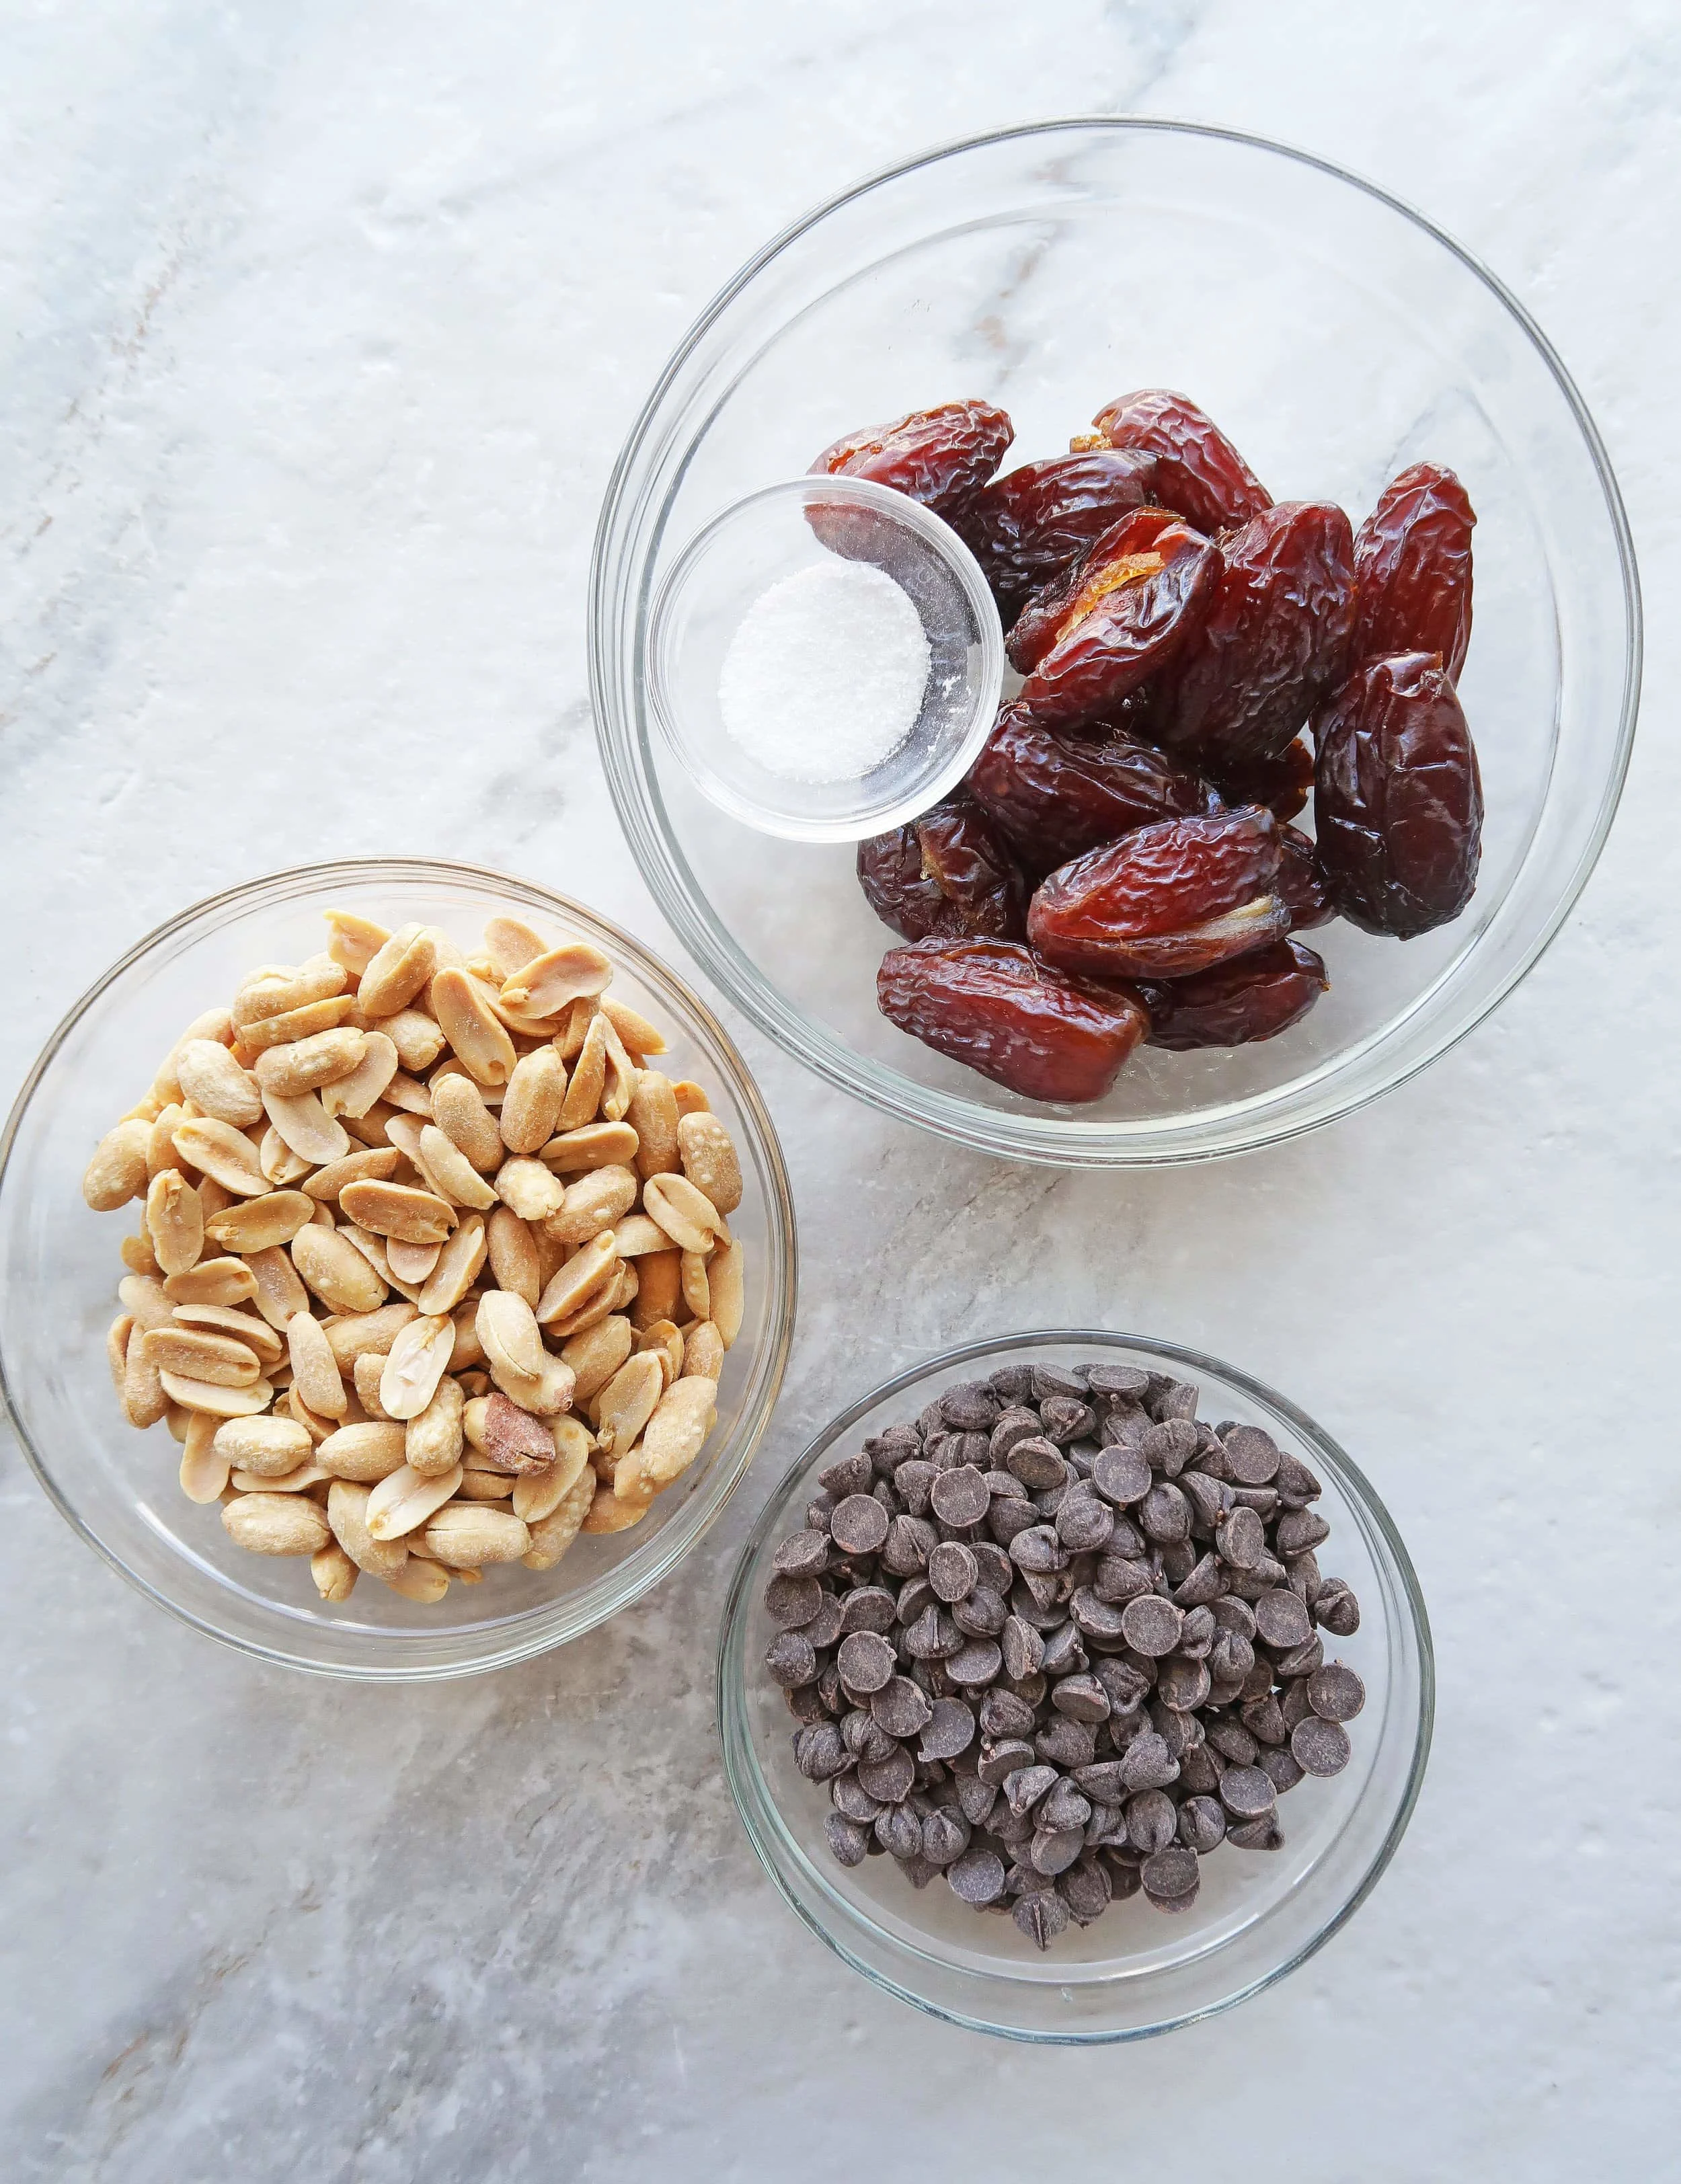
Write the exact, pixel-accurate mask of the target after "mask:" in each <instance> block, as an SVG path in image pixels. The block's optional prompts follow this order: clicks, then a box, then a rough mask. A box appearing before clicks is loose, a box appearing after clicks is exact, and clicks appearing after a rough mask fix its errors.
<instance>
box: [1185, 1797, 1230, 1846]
mask: <svg viewBox="0 0 1681 2184" xmlns="http://www.w3.org/2000/svg"><path fill="white" fill-rule="evenodd" d="M1178 1825H1179V1840H1180V1841H1181V1842H1182V1843H1183V1845H1184V1847H1185V1848H1186V1849H1187V1850H1194V1851H1195V1852H1196V1853H1197V1854H1198V1855H1199V1857H1203V1856H1205V1855H1206V1854H1207V1853H1208V1852H1210V1851H1211V1850H1212V1849H1214V1848H1215V1847H1216V1845H1217V1844H1219V1843H1221V1842H1222V1841H1224V1840H1225V1836H1226V1813H1225V1808H1224V1807H1223V1806H1222V1804H1221V1802H1220V1800H1219V1799H1218V1798H1217V1797H1187V1798H1186V1799H1185V1801H1184V1802H1183V1804H1182V1805H1181V1806H1180V1808H1179V1822H1178Z"/></svg>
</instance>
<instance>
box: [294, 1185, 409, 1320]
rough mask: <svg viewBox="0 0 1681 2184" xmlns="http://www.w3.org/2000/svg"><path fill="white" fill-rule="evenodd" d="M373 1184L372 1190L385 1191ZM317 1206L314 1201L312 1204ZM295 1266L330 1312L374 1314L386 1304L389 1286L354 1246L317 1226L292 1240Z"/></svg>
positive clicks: (301, 1231) (332, 1230)
mask: <svg viewBox="0 0 1681 2184" xmlns="http://www.w3.org/2000/svg"><path fill="white" fill-rule="evenodd" d="M385 1187H386V1186H385V1185H383V1184H369V1185H368V1186H367V1188H368V1189H370V1190H383V1189H384V1188H385ZM312 1204H313V1201H312ZM292 1265H293V1266H294V1267H296V1268H297V1269H298V1273H300V1274H301V1275H302V1276H303V1282H304V1285H305V1287H306V1288H309V1289H310V1290H314V1293H315V1295H317V1296H318V1297H320V1300H321V1302H322V1303H323V1304H324V1305H326V1308H327V1310H328V1311H329V1312H372V1311H373V1310H374V1309H375V1307H376V1306H378V1305H381V1304H383V1303H384V1302H385V1297H386V1285H385V1284H384V1283H383V1282H382V1281H381V1279H380V1278H379V1276H378V1274H376V1273H375V1271H374V1269H373V1268H371V1267H370V1265H369V1264H368V1262H367V1261H366V1260H365V1258H364V1257H363V1256H362V1254H361V1253H360V1252H359V1251H358V1250H357V1249H356V1246H355V1245H353V1244H348V1243H346V1241H345V1240H344V1239H343V1237H342V1236H341V1235H339V1234H337V1231H336V1230H334V1229H321V1228H318V1227H316V1226H315V1225H314V1223H311V1224H310V1225H309V1227H308V1228H307V1229H299V1230H298V1234H296V1235H295V1236H294V1237H293V1238H292Z"/></svg>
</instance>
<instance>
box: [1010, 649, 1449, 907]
mask: <svg viewBox="0 0 1681 2184" xmlns="http://www.w3.org/2000/svg"><path fill="white" fill-rule="evenodd" d="M1314 732H1315V735H1316V738H1317V741H1318V744H1319V760H1318V766H1317V769H1316V776H1315V782H1314V796H1313V809H1314V829H1315V832H1316V834H1317V836H1318V843H1319V861H1320V864H1321V866H1322V869H1323V872H1324V874H1325V879H1326V884H1327V886H1328V889H1329V891H1330V895H1331V900H1332V901H1333V903H1334V904H1335V905H1336V907H1337V908H1338V909H1339V911H1341V912H1342V914H1343V916H1344V917H1346V918H1348V919H1350V921H1351V922H1353V923H1354V924H1355V925H1358V926H1361V928H1364V930H1365V931H1367V933H1394V934H1395V935H1396V936H1397V937H1398V938H1399V939H1403V940H1405V939H1411V938H1412V937H1414V936H1415V935H1416V934H1418V933H1428V932H1429V931H1430V930H1431V929H1432V928H1433V927H1435V926H1438V925H1445V924H1446V923H1447V922H1448V921H1449V920H1450V918H1455V917H1458V915H1459V913H1460V912H1461V911H1462V910H1463V909H1464V907H1465V905H1466V904H1467V902H1469V901H1470V900H1471V897H1472V891H1473V890H1474V889H1475V888H1476V885H1477V867H1478V861H1479V860H1480V857H1481V854H1482V833H1483V784H1482V777H1481V775H1480V774H1479V772H1478V766H1477V753H1476V751H1475V749H1473V747H1472V741H1471V732H1470V730H1469V728H1467V726H1466V721H1465V715H1464V713H1463V711H1462V710H1461V707H1460V703H1459V698H1458V694H1456V691H1455V689H1454V687H1453V682H1452V679H1451V678H1450V676H1449V674H1448V671H1447V669H1446V667H1445V666H1444V665H1443V664H1442V660H1441V659H1440V657H1439V655H1437V654H1435V653H1433V652H1408V653H1398V654H1393V655H1389V657H1388V658H1385V659H1382V660H1368V661H1367V663H1366V665H1365V666H1361V667H1359V668H1356V669H1355V672H1354V673H1353V674H1352V675H1351V676H1350V677H1349V679H1348V681H1347V682H1345V683H1344V685H1343V687H1342V688H1341V689H1340V690H1339V691H1338V692H1337V694H1335V696H1334V697H1333V698H1332V699H1331V700H1330V702H1329V703H1328V705H1327V706H1326V707H1325V708H1324V710H1323V711H1322V713H1321V715H1320V716H1319V717H1318V719H1317V720H1316V722H1315V724H1314ZM1027 929H1028V932H1029V933H1032V931H1033V914H1032V912H1031V911H1029V913H1028V926H1027Z"/></svg>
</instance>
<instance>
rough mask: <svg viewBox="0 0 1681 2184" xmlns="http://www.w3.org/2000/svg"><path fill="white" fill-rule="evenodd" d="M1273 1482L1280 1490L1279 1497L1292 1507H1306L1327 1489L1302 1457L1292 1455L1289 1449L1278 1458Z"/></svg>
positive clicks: (1287, 1505)
mask: <svg viewBox="0 0 1681 2184" xmlns="http://www.w3.org/2000/svg"><path fill="white" fill-rule="evenodd" d="M1272 1484H1273V1485H1274V1486H1276V1487H1277V1490H1278V1499H1279V1500H1280V1501H1281V1502H1283V1504H1284V1505H1285V1507H1287V1508H1290V1509H1301V1508H1305V1507H1306V1506H1307V1504H1308V1503H1309V1502H1316V1501H1317V1500H1318V1499H1319V1497H1320V1496H1321V1495H1322V1493H1323V1492H1324V1491H1325V1490H1324V1488H1323V1487H1322V1485H1320V1484H1319V1481H1318V1480H1317V1479H1316V1478H1315V1477H1314V1475H1313V1474H1312V1473H1311V1471H1310V1470H1309V1469H1308V1468H1307V1466H1306V1465H1305V1463H1303V1462H1302V1460H1301V1458H1300V1457H1299V1456H1292V1455H1291V1454H1290V1453H1289V1451H1288V1450H1286V1451H1284V1452H1283V1455H1281V1456H1280V1457H1279V1458H1278V1468H1277V1471H1276V1472H1275V1473H1274V1474H1273V1478H1272Z"/></svg>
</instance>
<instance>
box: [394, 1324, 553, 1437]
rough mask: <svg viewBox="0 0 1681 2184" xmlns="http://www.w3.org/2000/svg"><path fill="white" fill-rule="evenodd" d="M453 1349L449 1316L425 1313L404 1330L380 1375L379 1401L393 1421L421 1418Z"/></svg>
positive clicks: (453, 1335)
mask: <svg viewBox="0 0 1681 2184" xmlns="http://www.w3.org/2000/svg"><path fill="white" fill-rule="evenodd" d="M533 1325H535V1322H533ZM454 1347H455V1326H454V1321H453V1320H451V1319H449V1318H448V1317H447V1316H444V1315H442V1314H439V1315H433V1314H430V1313H427V1314H423V1315H422V1316H421V1317H420V1318H416V1319H411V1320H410V1321H409V1324H408V1325H407V1326H406V1327H405V1328H404V1329H402V1331H401V1333H400V1334H398V1337H397V1339H396V1340H395V1341H394V1342H393V1343H392V1346H391V1351H390V1353H389V1355H388V1356H387V1358H386V1361H385V1370H384V1372H383V1373H381V1376H380V1401H381V1402H382V1403H383V1404H384V1405H385V1407H386V1409H387V1412H389V1414H390V1415H391V1416H392V1418H402V1419H404V1421H405V1422H406V1421H407V1420H408V1419H409V1418H419V1417H420V1413H421V1412H422V1411H424V1410H425V1409H426V1406H427V1404H428V1403H430V1402H431V1399H432V1397H433V1396H434V1395H435V1394H436V1393H437V1384H438V1382H439V1381H440V1380H441V1379H443V1374H444V1372H445V1370H446V1368H448V1363H449V1358H450V1353H451V1352H452V1351H453V1350H454Z"/></svg>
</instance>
